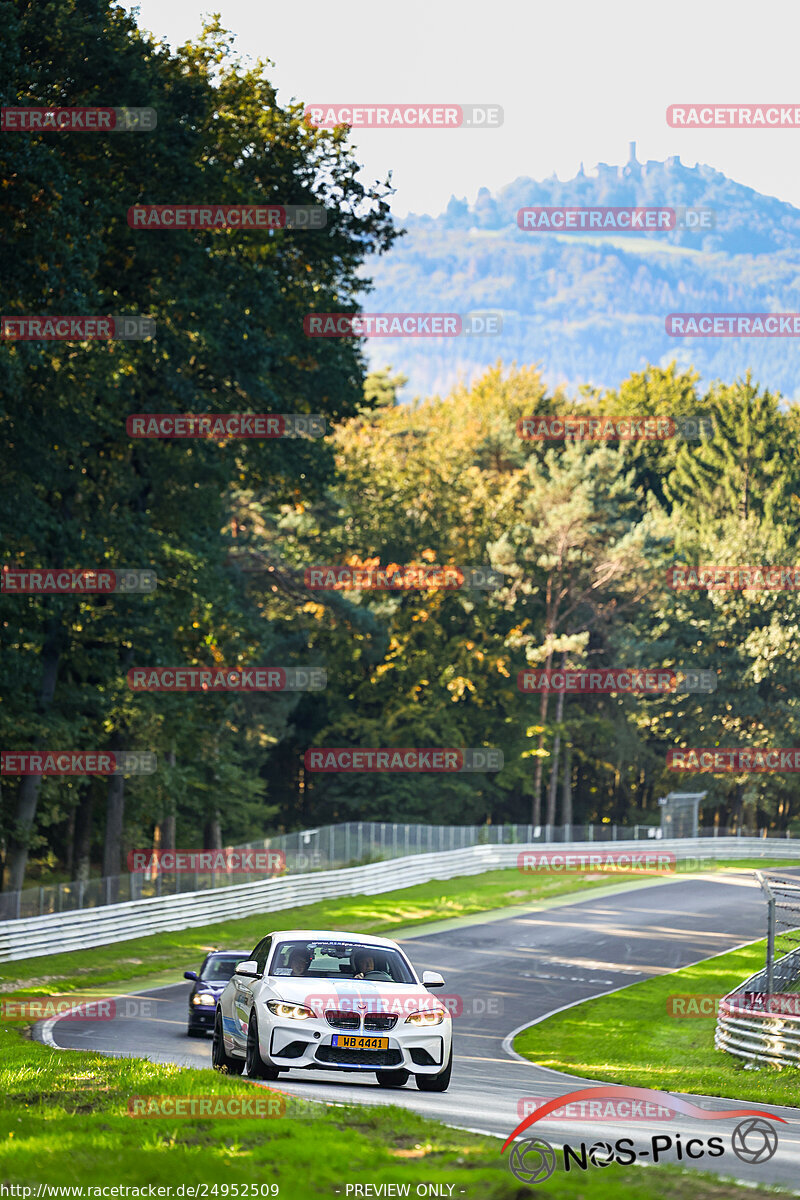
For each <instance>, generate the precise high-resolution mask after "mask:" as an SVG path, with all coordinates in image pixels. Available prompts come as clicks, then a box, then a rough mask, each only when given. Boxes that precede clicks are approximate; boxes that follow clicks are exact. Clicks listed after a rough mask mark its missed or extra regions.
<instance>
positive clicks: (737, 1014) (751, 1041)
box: [714, 871, 800, 1067]
mask: <svg viewBox="0 0 800 1200" xmlns="http://www.w3.org/2000/svg"><path fill="white" fill-rule="evenodd" d="M756 874H757V876H758V879H759V883H760V884H761V886H762V888H763V890H764V892H765V894H766V896H767V900H768V908H767V961H766V963H765V965H764V966H763V967H762V968H761V970H760V971H756V972H755V974H754V975H751V976H750V978H749V979H746V980H745V981H744V983H742V984H740V985H739V986H738V987H737V988H735V989H734V990H733V991H732V992H729V993H728V995H727V996H725V997H724V998H723V999H722V1000H721V1001H720V1005H719V1012H718V1014H717V1025H716V1030H715V1033H714V1045H715V1046H716V1048H717V1049H718V1050H725V1051H726V1052H727V1053H728V1054H732V1055H734V1057H736V1058H744V1059H748V1060H750V1061H751V1062H756V1061H758V1062H766V1063H772V1064H773V1065H774V1066H781V1067H800V991H798V990H797V989H798V984H800V946H798V945H795V946H793V948H792V949H791V950H789V951H788V952H787V953H785V954H783V955H781V956H780V957H779V958H775V935H776V904H777V905H780V907H781V908H782V909H787V908H788V909H789V916H788V917H787V918H785V919H784V920H783V921H782V922H781V924H782V925H783V926H784V927H785V929H788V930H790V931H794V930H797V929H798V920H800V883H799V882H798V881H796V880H786V879H781V880H777V879H771V878H769V877H768V876H765V875H763V874H762V873H761V871H758V872H756ZM787 897H788V903H787ZM782 940H786V935H785V934H784V938H783V939H782ZM797 940H798V938H797V933H795V932H790V933H789V935H788V941H789V943H791V942H797ZM787 990H788V991H789V993H790V995H789V997H788V998H789V1000H791V1004H790V1011H788V1012H787V1011H781V1008H782V1007H783V1004H782V1003H779V1004H778V1005H777V1006H776V1005H775V1004H774V1003H773V997H775V996H779V995H780V996H781V997H782V996H783V995H784V994H785V993H786V992H787ZM746 993H751V994H754V995H751V997H750V998H749V999H748V1000H745V994H746ZM795 1001H796V1003H795ZM791 1010H793V1011H791Z"/></svg>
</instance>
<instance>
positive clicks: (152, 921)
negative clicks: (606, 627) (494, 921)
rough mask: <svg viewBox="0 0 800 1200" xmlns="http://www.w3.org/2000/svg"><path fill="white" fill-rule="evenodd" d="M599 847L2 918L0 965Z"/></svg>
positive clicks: (766, 853)
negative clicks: (530, 857) (538, 856)
mask: <svg viewBox="0 0 800 1200" xmlns="http://www.w3.org/2000/svg"><path fill="white" fill-rule="evenodd" d="M602 848H603V849H604V850H611V849H612V848H613V850H614V851H615V852H625V851H631V852H633V853H642V852H643V851H644V850H645V849H646V850H647V851H658V852H662V853H663V852H669V851H672V852H674V853H675V854H676V856H677V858H678V859H679V860H686V859H698V858H701V857H704V858H713V859H717V858H729V859H737V858H759V857H761V858H777V859H797V860H798V862H800V842H796V841H784V840H783V839H779V838H713V839H709V838H692V839H689V838H681V839H669V840H668V839H663V840H660V841H659V842H657V843H656V844H651V845H648V846H646V847H645V846H643V845H642V843H641V841H639V842H636V841H624V842H623V841H619V842H615V843H613V847H612V846H610V845H604V846H603V847H602ZM599 849H600V847H599V846H598V844H597V843H596V842H574V843H571V844H565V843H564V842H554V843H542V842H536V843H529V844H526V845H522V844H517V845H507V846H500V845H494V846H493V845H479V846H469V847H467V848H465V849H464V850H445V851H441V852H439V853H433V854H414V855H410V856H409V857H407V858H395V859H391V860H390V861H388V862H377V863H367V864H366V865H364V866H359V867H348V868H345V869H344V870H339V871H315V872H313V873H312V874H308V875H292V876H283V877H281V878H278V879H270V880H264V881H260V882H258V883H245V884H241V885H240V886H233V887H226V888H222V889H220V890H216V891H205V892H186V893H183V894H179V895H176V896H157V897H152V898H150V899H147V900H133V901H129V902H127V903H123V904H114V905H109V906H107V907H103V908H93V909H80V910H78V911H77V912H72V913H56V914H52V915H49V916H44V917H28V918H25V919H23V920H20V921H5V922H3V923H2V925H0V962H13V961H14V960H16V959H20V958H38V957H42V956H44V955H48V954H60V953H62V952H63V951H66V950H78V949H81V950H86V949H89V948H90V947H92V946H105V945H108V944H109V943H113V942H124V941H129V940H130V939H131V938H138V937H144V936H146V935H147V934H149V933H165V932H167V931H170V930H177V929H191V928H194V927H196V926H198V925H208V924H211V923H212V922H214V921H223V920H230V919H235V918H236V917H246V916H250V915H251V914H253V913H269V912H278V911H280V910H281V909H285V908H294V907H295V906H296V905H300V904H312V903H314V902H315V901H318V900H325V899H332V898H334V897H338V896H358V895H368V896H371V895H378V894H380V893H381V892H390V891H393V890H394V889H395V888H404V887H410V886H412V885H413V884H415V883H428V882H429V881H430V880H432V879H453V878H454V877H455V876H457V875H478V874H481V873H482V872H484V871H493V870H497V869H499V868H506V869H508V868H511V867H515V866H516V865H517V858H518V855H519V854H520V853H521V852H524V851H525V850H535V851H538V852H540V853H541V852H542V851H543V850H550V851H552V852H553V853H558V854H564V853H568V852H570V851H573V852H581V851H583V852H585V853H592V852H595V853H596V852H597V851H598V850H599ZM613 878H614V877H613V876H611V877H610V879H613Z"/></svg>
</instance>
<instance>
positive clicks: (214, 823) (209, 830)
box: [203, 812, 222, 850]
mask: <svg viewBox="0 0 800 1200" xmlns="http://www.w3.org/2000/svg"><path fill="white" fill-rule="evenodd" d="M203 849H204V850H221V849H222V827H221V826H220V823H219V813H217V812H215V813H213V814H212V815H211V816H210V817H209V818H208V820H207V821H206V823H205V827H204V829H203Z"/></svg>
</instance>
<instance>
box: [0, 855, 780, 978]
mask: <svg viewBox="0 0 800 1200" xmlns="http://www.w3.org/2000/svg"><path fill="white" fill-rule="evenodd" d="M603 844H605V843H603ZM785 865H790V864H786V863H783V862H780V861H778V860H766V859H752V860H750V859H748V860H747V861H746V862H733V861H731V862H728V861H724V862H723V861H720V862H719V863H716V864H714V865H713V866H710V867H708V868H704V871H705V872H706V873H707V871H709V870H719V871H723V870H728V869H731V868H736V869H742V870H744V869H752V868H753V867H761V868H764V867H772V866H785ZM795 865H798V864H795ZM641 881H642V876H636V875H626V874H624V873H619V874H616V873H615V874H592V875H578V874H569V875H558V874H555V873H554V874H534V873H531V874H525V873H523V872H521V871H517V870H514V869H512V870H503V871H487V872H486V873H485V874H483V875H464V876H459V877H458V878H455V879H448V880H434V881H432V882H431V883H423V884H416V885H415V886H413V887H409V888H400V889H398V890H396V891H393V892H384V893H383V894H382V895H379V896H345V897H342V898H341V899H332V900H322V901H320V902H319V903H317V904H305V905H302V906H299V907H297V908H288V909H282V910H281V911H279V912H273V913H262V914H256V915H255V916H250V917H244V918H241V919H238V920H226V921H221V922H218V923H217V924H214V925H202V926H198V927H197V928H195V929H183V930H177V931H175V932H172V933H157V934H151V935H148V936H147V937H142V938H134V939H132V940H131V941H126V942H116V943H114V944H113V945H110V946H97V947H95V948H93V949H90V950H72V951H69V952H68V953H65V954H51V955H47V956H43V957H40V958H28V959H19V960H18V961H16V962H11V963H0V992H5V993H8V992H11V991H19V990H22V989H23V988H24V989H25V990H26V992H28V993H30V992H32V991H33V992H35V993H48V992H52V991H57V992H67V991H74V990H77V989H86V988H90V987H98V988H102V987H103V985H107V984H113V983H119V984H127V985H130V984H131V983H135V984H136V985H137V986H138V985H139V984H141V987H142V988H144V987H146V986H148V981H149V982H150V986H156V984H158V983H167V982H169V981H171V980H173V979H180V978H181V977H182V974H183V971H184V970H192V969H195V968H196V967H197V966H198V965H199V964H200V962H201V960H202V958H203V957H204V955H205V954H206V952H207V951H208V950H210V949H213V948H215V947H222V948H224V947H231V948H233V949H236V948H237V947H243V948H244V949H248V950H249V949H251V948H252V947H253V946H255V944H256V942H257V941H258V940H259V939H260V938H262V937H263V936H264V934H265V933H267V932H269V930H270V929H300V928H310V929H324V928H328V929H344V930H349V931H352V932H354V933H375V934H379V935H382V936H386V937H392V936H393V935H394V933H395V932H397V931H398V930H399V929H403V930H407V929H411V928H413V927H414V926H418V925H423V924H427V923H428V922H430V921H440V920H447V919H450V918H464V917H469V916H472V915H475V914H477V913H482V912H489V911H491V910H493V909H498V908H505V907H508V906H518V905H526V904H537V903H542V902H548V901H550V902H552V901H553V900H557V899H558V898H559V897H562V896H564V897H566V896H570V895H574V894H576V893H578V894H583V893H588V892H590V891H592V890H593V889H596V888H602V887H608V886H609V885H614V886H619V885H622V886H625V885H626V884H629V883H630V884H634V885H635V884H636V883H641ZM54 984H57V985H58V986H57V988H54V987H53V985H54Z"/></svg>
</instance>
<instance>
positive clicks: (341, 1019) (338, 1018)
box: [325, 1008, 361, 1029]
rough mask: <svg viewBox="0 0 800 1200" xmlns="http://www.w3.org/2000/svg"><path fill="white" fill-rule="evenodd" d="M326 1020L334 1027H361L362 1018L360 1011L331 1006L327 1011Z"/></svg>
mask: <svg viewBox="0 0 800 1200" xmlns="http://www.w3.org/2000/svg"><path fill="white" fill-rule="evenodd" d="M325 1020H326V1021H327V1022H328V1024H329V1025H332V1026H333V1028H334V1029H359V1028H360V1027H361V1018H360V1016H359V1015H358V1013H353V1012H346V1011H344V1010H342V1009H339V1008H330V1009H328V1011H327V1012H326V1013H325Z"/></svg>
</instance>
